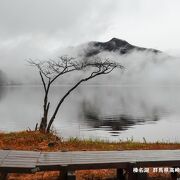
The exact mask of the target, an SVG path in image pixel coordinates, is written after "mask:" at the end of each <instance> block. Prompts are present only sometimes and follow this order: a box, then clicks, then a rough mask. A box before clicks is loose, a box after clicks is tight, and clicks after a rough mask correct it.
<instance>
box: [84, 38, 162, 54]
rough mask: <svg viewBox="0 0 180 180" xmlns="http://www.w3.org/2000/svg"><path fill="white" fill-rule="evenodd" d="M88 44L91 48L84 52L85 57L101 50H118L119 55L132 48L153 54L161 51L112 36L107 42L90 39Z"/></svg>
mask: <svg viewBox="0 0 180 180" xmlns="http://www.w3.org/2000/svg"><path fill="white" fill-rule="evenodd" d="M88 45H89V47H91V48H89V49H88V50H87V51H86V53H85V56H86V57H91V56H94V55H98V54H99V53H100V52H102V51H108V52H118V53H119V54H121V55H123V54H128V53H130V52H132V51H134V50H136V51H147V52H152V53H155V54H159V53H162V52H161V51H160V50H157V49H153V48H144V47H139V46H135V45H132V44H130V43H128V42H127V41H125V40H122V39H118V38H112V39H110V40H109V41H107V42H98V41H91V42H89V43H88Z"/></svg>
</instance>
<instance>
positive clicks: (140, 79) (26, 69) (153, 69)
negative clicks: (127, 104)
mask: <svg viewBox="0 0 180 180" xmlns="http://www.w3.org/2000/svg"><path fill="white" fill-rule="evenodd" d="M89 48H92V47H91V43H90V44H89V43H87V44H82V45H80V46H77V47H71V48H66V49H64V50H63V51H61V53H60V52H56V53H55V54H53V55H51V56H47V57H44V58H41V59H42V60H46V59H48V58H53V59H58V56H61V55H67V56H70V57H75V58H76V60H77V59H81V60H82V59H84V60H85V59H87V57H85V53H86V52H87V50H88V49H89ZM97 57H100V58H101V59H109V60H112V61H116V62H119V63H121V64H122V65H123V66H124V67H125V69H124V70H123V71H122V70H115V71H114V72H112V73H111V74H110V75H105V76H102V77H98V78H97V79H93V80H92V81H89V82H88V84H101V85H122V84H125V85H165V86H168V85H180V73H179V67H180V58H177V57H175V56H172V55H171V56H170V55H168V54H166V53H165V52H163V53H158V54H156V53H153V52H149V51H132V52H131V53H128V54H125V55H121V54H119V53H118V52H108V51H102V52H100V53H99V54H98V55H97ZM94 58H96V56H92V57H90V58H89V61H91V60H93V59H94ZM34 59H35V60H36V59H37V58H34ZM1 67H2V66H1ZM4 70H5V71H4ZM87 74H88V72H81V73H77V74H76V73H71V74H70V76H68V80H67V76H66V75H65V76H64V77H63V79H62V81H60V82H59V83H60V84H71V83H73V82H74V80H77V79H79V78H81V77H84V76H85V75H87ZM5 75H6V76H7V77H8V78H7V79H8V80H7V81H8V83H9V84H11V83H12V84H39V83H40V78H39V74H38V72H37V69H35V68H33V67H30V66H29V65H28V62H27V61H24V65H22V64H21V65H20V64H19V65H18V64H16V65H13V66H11V65H10V66H9V67H6V68H4V69H3V71H1V78H0V81H1V83H3V82H4V80H5V78H4V77H5Z"/></svg>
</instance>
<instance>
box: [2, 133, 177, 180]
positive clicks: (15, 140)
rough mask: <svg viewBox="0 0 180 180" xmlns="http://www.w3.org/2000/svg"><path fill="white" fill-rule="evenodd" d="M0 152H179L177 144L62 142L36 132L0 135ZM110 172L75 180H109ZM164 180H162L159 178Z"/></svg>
mask: <svg viewBox="0 0 180 180" xmlns="http://www.w3.org/2000/svg"><path fill="white" fill-rule="evenodd" d="M0 149H13V150H35V151H79V150H83V151H86V150H92V151H93V150H107V151H108V150H138V149H180V143H161V142H155V143H147V142H144V143H140V142H134V141H132V140H130V141H126V142H121V141H120V142H105V141H98V140H79V139H77V138H70V139H69V140H67V141H64V140H63V138H60V137H58V136H56V135H54V134H48V135H47V134H43V133H40V132H38V131H36V132H34V131H23V132H13V133H0ZM57 176H58V172H45V173H44V172H41V173H36V174H35V175H20V176H19V175H15V174H13V175H10V178H9V179H56V178H57ZM113 176H115V171H114V170H100V171H78V179H79V180H81V179H103V177H105V178H106V179H107V178H109V179H111V178H112V177H113ZM163 179H165V178H163Z"/></svg>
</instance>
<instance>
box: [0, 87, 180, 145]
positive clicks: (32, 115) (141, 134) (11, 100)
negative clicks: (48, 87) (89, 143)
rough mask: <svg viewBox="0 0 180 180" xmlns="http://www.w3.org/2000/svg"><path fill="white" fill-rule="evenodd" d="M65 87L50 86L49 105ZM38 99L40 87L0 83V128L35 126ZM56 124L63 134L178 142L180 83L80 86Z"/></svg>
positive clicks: (83, 136) (39, 98)
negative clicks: (176, 85)
mask: <svg viewBox="0 0 180 180" xmlns="http://www.w3.org/2000/svg"><path fill="white" fill-rule="evenodd" d="M69 88H70V87H69V86H56V87H53V89H52V91H51V96H50V99H51V101H52V103H51V108H53V107H54V106H55V105H56V104H57V100H58V99H59V98H60V97H61V96H62V95H63V94H64V93H65V92H66V90H67V89H69ZM42 101H43V91H42V87H41V86H13V87H0V124H1V126H0V131H16V130H24V129H28V128H30V129H34V127H35V124H36V123H37V122H39V120H40V118H41V114H42ZM50 113H52V112H50ZM54 128H55V130H56V131H57V132H58V133H59V134H60V135H62V136H63V137H64V138H68V137H72V136H73V137H80V138H95V139H105V140H127V139H134V140H140V141H143V139H144V138H145V139H146V141H179V142H180V133H179V131H180V87H134V86H133V87H132V86H88V85H87V86H81V87H79V88H78V89H76V90H75V91H74V92H73V93H72V94H71V95H70V96H69V97H68V98H67V99H66V101H65V102H64V104H63V106H62V107H61V109H60V111H59V114H58V116H57V118H56V120H55V123H54Z"/></svg>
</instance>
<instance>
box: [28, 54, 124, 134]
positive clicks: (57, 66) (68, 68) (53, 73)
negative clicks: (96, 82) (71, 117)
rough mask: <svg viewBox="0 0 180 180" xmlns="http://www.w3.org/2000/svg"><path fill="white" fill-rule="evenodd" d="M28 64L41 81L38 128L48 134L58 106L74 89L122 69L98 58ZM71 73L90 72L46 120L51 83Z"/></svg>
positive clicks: (61, 58) (62, 59)
mask: <svg viewBox="0 0 180 180" xmlns="http://www.w3.org/2000/svg"><path fill="white" fill-rule="evenodd" d="M29 63H30V64H31V65H33V66H35V67H36V68H37V69H38V71H39V74H40V77H41V81H42V84H43V88H44V103H43V117H42V119H41V122H40V126H39V127H38V128H39V130H40V131H43V132H47V133H48V132H50V129H51V126H52V123H53V122H54V120H55V118H56V115H57V113H58V111H59V108H60V106H61V105H62V103H63V102H64V100H65V99H66V97H67V96H68V95H69V94H70V93H71V92H72V91H73V90H74V89H76V88H77V87H78V86H79V85H80V84H81V83H83V82H86V81H88V80H90V79H93V78H95V77H96V76H99V75H103V74H109V73H110V72H112V71H113V70H114V69H115V68H120V69H122V68H123V66H122V65H120V64H119V63H116V62H111V61H109V60H108V59H105V60H104V61H102V60H101V59H100V58H96V59H94V60H92V61H87V60H81V61H76V60H75V59H74V58H69V57H66V56H65V57H60V58H58V60H57V61H54V60H48V61H39V62H36V61H33V60H29ZM73 71H90V74H89V75H87V76H86V77H84V78H82V79H80V80H79V81H78V82H76V83H75V84H74V85H73V86H72V87H71V88H70V89H69V90H68V91H67V92H66V93H65V94H64V96H63V97H62V98H61V99H60V100H59V101H58V104H57V106H56V108H55V109H54V112H53V114H52V116H51V117H50V118H49V119H48V112H49V108H50V101H49V100H48V95H49V92H50V88H51V86H52V85H53V83H54V82H55V81H56V80H57V79H58V78H60V76H62V75H64V74H66V73H70V72H73Z"/></svg>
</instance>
